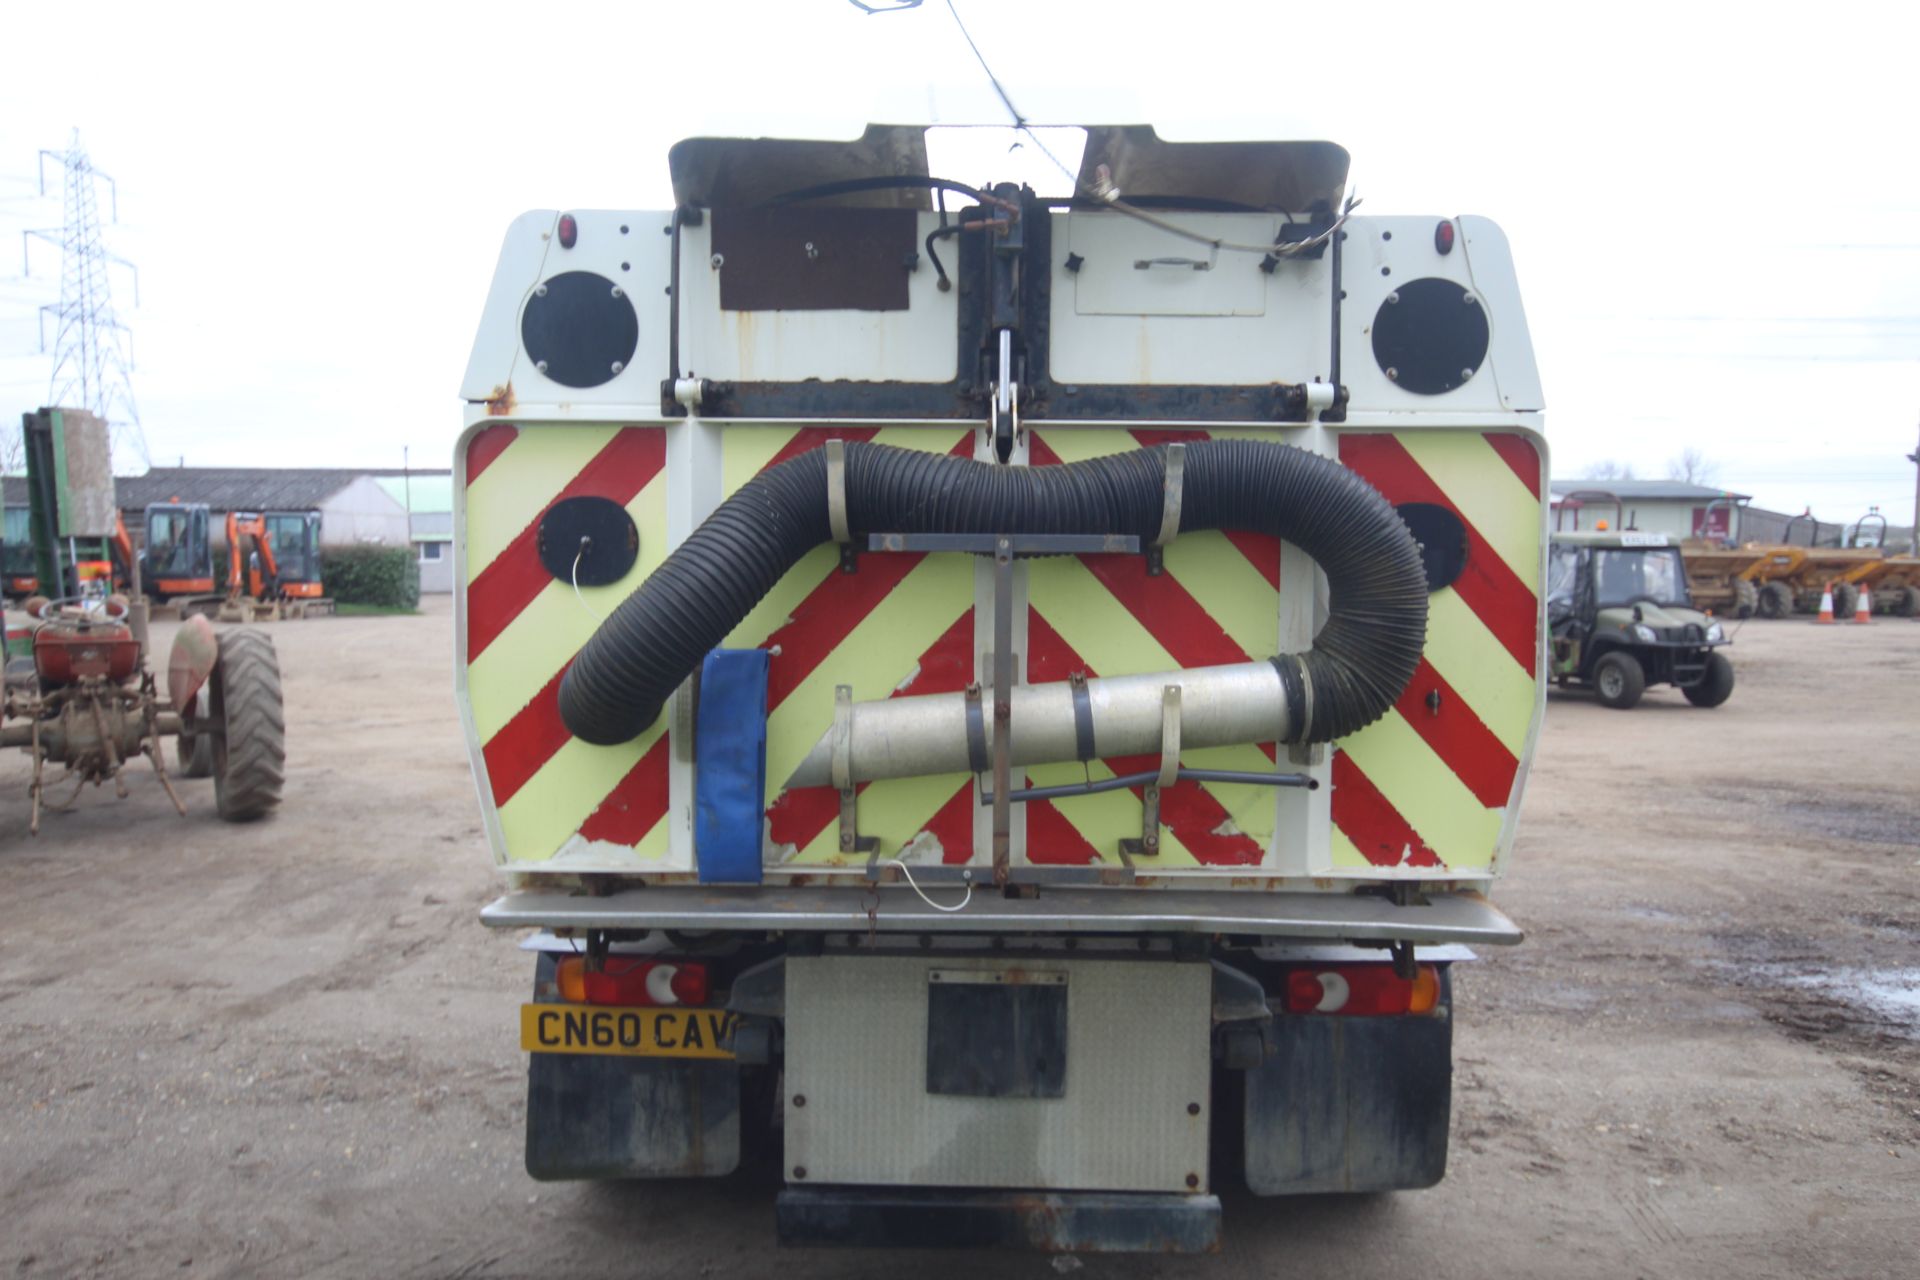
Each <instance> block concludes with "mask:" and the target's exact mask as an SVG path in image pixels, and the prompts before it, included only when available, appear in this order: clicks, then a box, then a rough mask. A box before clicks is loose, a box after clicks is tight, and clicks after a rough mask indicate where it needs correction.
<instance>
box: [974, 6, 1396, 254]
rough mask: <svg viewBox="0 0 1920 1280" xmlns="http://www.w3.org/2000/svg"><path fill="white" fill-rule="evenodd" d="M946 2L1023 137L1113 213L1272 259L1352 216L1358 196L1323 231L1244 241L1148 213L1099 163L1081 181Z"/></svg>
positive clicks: (1317, 239) (1312, 242) (1325, 237)
mask: <svg viewBox="0 0 1920 1280" xmlns="http://www.w3.org/2000/svg"><path fill="white" fill-rule="evenodd" d="M946 3H947V12H948V13H950V14H952V15H953V24H954V25H955V26H957V27H959V28H960V36H961V38H962V39H964V40H965V41H966V42H967V48H969V49H971V50H973V56H974V58H975V59H976V60H977V61H978V62H979V63H980V69H981V70H982V71H984V72H985V73H986V76H987V81H988V83H989V84H991V85H992V86H993V91H994V92H995V93H996V94H998V95H999V96H1000V101H1001V103H1002V104H1003V105H1004V106H1005V107H1006V109H1007V114H1008V115H1009V116H1011V117H1012V118H1013V127H1014V128H1015V129H1016V130H1018V131H1019V132H1021V133H1023V134H1025V135H1026V137H1027V140H1028V141H1030V142H1032V143H1033V145H1034V146H1035V147H1037V148H1038V149H1039V151H1040V154H1041V155H1043V156H1045V157H1046V158H1047V159H1048V160H1050V161H1052V162H1053V166H1054V168H1056V169H1058V170H1060V172H1061V173H1063V174H1065V175H1066V178H1067V181H1069V182H1071V183H1072V184H1073V189H1074V190H1075V191H1076V192H1079V193H1083V194H1085V195H1087V196H1089V197H1091V198H1092V199H1094V200H1097V201H1099V202H1100V203H1101V204H1102V205H1104V206H1106V207H1107V208H1110V209H1112V210H1114V211H1115V212H1116V213H1123V214H1125V215H1127V216H1128V217H1130V218H1134V219H1136V220H1138V221H1140V222H1144V223H1146V224H1147V225H1149V226H1152V227H1157V228H1159V229H1160V230H1162V231H1165V232H1166V233H1168V234H1169V235H1175V236H1179V237H1180V238H1181V239H1183V240H1190V241H1193V242H1194V243H1196V244H1204V245H1207V246H1208V247H1210V248H1212V249H1214V250H1216V251H1218V250H1226V251H1228V252H1230V253H1258V254H1262V255H1269V256H1272V257H1275V258H1292V257H1297V256H1299V255H1300V254H1303V253H1307V252H1309V251H1311V250H1313V249H1317V248H1319V247H1320V246H1321V245H1324V244H1326V243H1327V242H1328V241H1329V240H1331V239H1333V237H1334V235H1335V234H1337V233H1338V232H1339V230H1340V228H1341V227H1342V226H1344V225H1345V224H1346V221H1347V219H1348V218H1349V217H1350V216H1351V215H1352V213H1353V211H1354V209H1356V208H1358V207H1359V205H1360V200H1359V197H1357V196H1349V197H1347V201H1346V204H1345V205H1344V206H1343V207H1342V209H1341V211H1340V216H1339V217H1337V218H1335V219H1334V220H1333V222H1332V223H1331V224H1330V225H1329V226H1328V227H1327V228H1326V229H1325V230H1324V231H1321V232H1320V233H1319V234H1318V235H1315V236H1312V237H1310V238H1308V239H1305V240H1296V241H1293V242H1291V243H1273V244H1244V243H1240V242H1238V241H1233V240H1226V239H1223V238H1221V237H1219V236H1210V235H1207V234H1205V233H1204V232H1200V231H1194V230H1192V229H1191V228H1189V227H1183V226H1181V225H1179V224H1178V223H1176V222H1172V221H1169V220H1168V219H1166V218H1162V217H1158V216H1156V215H1154V214H1151V213H1148V212H1147V211H1146V210H1145V209H1142V208H1140V207H1138V206H1137V205H1132V204H1128V203H1127V202H1126V201H1124V200H1122V199H1121V198H1120V192H1119V190H1118V189H1117V188H1115V187H1114V185H1113V182H1112V180H1111V177H1110V175H1109V174H1108V172H1107V169H1106V166H1105V165H1102V166H1100V168H1099V170H1098V171H1097V172H1098V173H1099V175H1100V181H1099V182H1096V183H1087V182H1083V181H1081V179H1080V175H1079V174H1077V173H1075V172H1074V171H1073V170H1072V169H1069V168H1068V167H1067V166H1066V165H1065V164H1064V163H1062V161H1061V159H1060V157H1059V156H1056V155H1054V154H1053V152H1052V151H1051V150H1049V149H1048V148H1047V144H1046V143H1045V141H1043V140H1042V139H1041V137H1040V135H1039V134H1038V133H1037V132H1035V131H1034V128H1033V126H1032V125H1030V124H1028V123H1027V118H1026V116H1024V115H1022V114H1021V113H1020V108H1018V107H1016V106H1014V104H1013V98H1012V97H1011V96H1010V95H1009V94H1008V93H1007V89H1006V86H1005V85H1003V84H1001V83H1000V77H999V76H997V75H995V74H994V71H993V68H992V67H991V66H990V65H988V63H987V56H986V54H984V53H982V52H981V51H980V45H979V43H978V42H977V41H975V40H974V38H973V33H972V32H970V31H968V30H967V24H966V22H965V21H963V20H962V19H961V17H960V10H959V9H958V8H956V7H955V5H954V3H953V0H946Z"/></svg>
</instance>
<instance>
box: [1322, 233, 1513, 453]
mask: <svg viewBox="0 0 1920 1280" xmlns="http://www.w3.org/2000/svg"><path fill="white" fill-rule="evenodd" d="M1439 221H1440V220H1439V219H1437V218H1353V219H1351V220H1349V221H1348V223H1347V225H1346V234H1347V240H1346V244H1345V247H1344V250H1343V261H1342V263H1341V269H1340V271H1341V274H1340V287H1341V289H1342V291H1343V292H1344V293H1345V294H1346V298H1345V300H1344V301H1343V302H1342V303H1341V312H1340V381H1341V382H1343V383H1345V384H1346V386H1347V388H1348V389H1349V392H1350V399H1349V400H1348V411H1349V415H1352V414H1356V413H1363V412H1370V411H1386V412H1392V413H1398V414H1418V415H1419V419H1420V421H1418V422H1395V423H1394V424H1393V426H1394V429H1395V430H1398V429H1400V428H1402V427H1404V426H1409V425H1424V424H1425V423H1426V422H1428V421H1431V422H1432V423H1433V425H1435V426H1444V425H1450V424H1449V423H1448V422H1447V421H1446V420H1445V419H1446V417H1447V416H1449V415H1456V414H1477V415H1481V416H1479V417H1477V418H1471V419H1467V420H1464V421H1457V422H1456V423H1455V424H1453V425H1473V426H1489V425H1493V423H1491V422H1489V421H1488V419H1487V417H1486V416H1485V415H1488V414H1502V415H1504V414H1506V413H1510V412H1515V411H1537V410H1539V409H1540V408H1541V407H1542V406H1541V395H1540V375H1539V372H1538V370H1537V369H1536V368H1535V366H1534V361H1533V344H1532V341H1531V340H1530V339H1529V338H1528V336H1527V318H1526V313H1525V311H1523V310H1522V309H1521V306H1520V285H1519V281H1518V279H1517V278H1516V277H1515V275H1514V270H1513V259H1512V257H1511V255H1510V253H1509V251H1508V248H1507V239H1506V236H1505V235H1504V234H1503V233H1502V232H1501V230H1500V228H1499V227H1498V226H1496V225H1495V224H1494V223H1493V222H1492V221H1490V220H1488V219H1486V218H1456V219H1454V220H1453V221H1454V224H1455V226H1456V227H1457V228H1458V233H1457V235H1456V237H1455V243H1454V247H1453V251H1452V252H1450V253H1445V254H1442V253H1440V252H1439V251H1438V250H1437V249H1436V248H1435V246H1434V227H1435V226H1436V224H1437V223H1438V222H1439ZM1476 248H1477V249H1478V250H1479V253H1478V255H1477V256H1476V254H1475V249H1476ZM1428 277H1437V278H1439V279H1442V280H1451V281H1453V282H1455V283H1456V284H1459V285H1460V286H1462V287H1463V288H1465V289H1468V290H1470V291H1472V292H1473V293H1475V294H1477V295H1478V296H1479V297H1480V298H1481V299H1482V301H1483V304H1484V310H1485V312H1486V316H1487V325H1488V332H1489V335H1490V340H1489V344H1488V348H1487V358H1486V361H1485V363H1483V364H1482V365H1481V366H1480V369H1479V371H1478V372H1477V373H1475V374H1474V376H1473V377H1472V378H1471V379H1469V380H1468V381H1467V382H1466V383H1465V384H1464V385H1462V386H1460V387H1458V388H1456V389H1454V390H1452V391H1449V392H1447V393H1445V394H1444V395H1419V394H1416V393H1414V392H1412V391H1408V390H1407V389H1406V388H1405V387H1402V386H1400V385H1398V384H1397V383H1395V382H1394V381H1393V380H1392V379H1390V378H1388V377H1387V374H1386V371H1385V370H1384V369H1382V368H1381V367H1380V365H1379V362H1378V361H1376V360H1375V359H1374V355H1373V320H1374V316H1375V315H1376V314H1377V313H1378V312H1379V310H1380V307H1381V305H1382V304H1383V303H1385V301H1386V298H1387V295H1388V294H1390V293H1392V292H1394V290H1396V289H1398V288H1399V287H1400V286H1401V285H1403V284H1406V283H1407V282H1408V281H1412V280H1420V279H1425V278H1428ZM1496 421H1497V419H1496ZM1528 425H1529V426H1537V423H1534V422H1529V423H1528Z"/></svg>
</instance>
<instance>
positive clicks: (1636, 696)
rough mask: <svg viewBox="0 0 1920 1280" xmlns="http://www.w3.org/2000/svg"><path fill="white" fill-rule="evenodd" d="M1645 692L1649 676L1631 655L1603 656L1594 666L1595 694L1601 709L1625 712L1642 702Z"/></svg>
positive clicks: (1617, 651)
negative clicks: (1602, 707) (1603, 707)
mask: <svg viewBox="0 0 1920 1280" xmlns="http://www.w3.org/2000/svg"><path fill="white" fill-rule="evenodd" d="M1646 690H1647V673H1646V672H1645V671H1644V670H1642V669H1641V666H1640V660H1639V659H1637V658H1635V657H1634V656H1633V655H1632V654H1630V653H1623V652H1621V651H1620V650H1617V649H1616V650H1615V651H1614V652H1612V653H1609V654H1603V655H1602V656H1601V658H1600V661H1598V662H1596V663H1594V665H1593V691H1594V692H1595V693H1596V694H1598V695H1599V696H1600V704H1601V705H1602V706H1606V707H1612V708H1613V709H1614V710H1615V711H1625V710H1627V709H1628V708H1630V707H1632V706H1633V705H1634V704H1635V703H1637V702H1639V701H1640V695H1641V694H1643V693H1645V692H1646Z"/></svg>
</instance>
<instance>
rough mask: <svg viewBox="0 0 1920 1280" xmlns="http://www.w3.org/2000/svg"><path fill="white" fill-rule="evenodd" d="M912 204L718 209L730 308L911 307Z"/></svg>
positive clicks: (725, 304)
mask: <svg viewBox="0 0 1920 1280" xmlns="http://www.w3.org/2000/svg"><path fill="white" fill-rule="evenodd" d="M917 225H918V220H917V219H916V217H915V215H914V212H913V210H911V209H812V208H775V209H738V210H715V211H714V213H713V254H714V257H715V258H716V259H717V260H718V266H717V268H716V269H717V270H718V271H719V273H720V308H721V310H723V311H905V310H906V309H907V276H908V274H909V273H910V271H911V269H912V259H913V255H914V253H915V252H916V251H917V249H918V248H919V246H918V244H916V243H915V235H914V232H915V228H916V226H917Z"/></svg>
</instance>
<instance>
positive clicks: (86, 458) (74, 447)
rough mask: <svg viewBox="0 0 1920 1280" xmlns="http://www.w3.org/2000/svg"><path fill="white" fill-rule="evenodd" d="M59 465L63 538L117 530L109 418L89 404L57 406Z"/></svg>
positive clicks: (102, 534)
mask: <svg viewBox="0 0 1920 1280" xmlns="http://www.w3.org/2000/svg"><path fill="white" fill-rule="evenodd" d="M53 426H54V433H53V447H54V455H53V456H54V469H55V475H56V477H57V481H58V484H59V487H60V492H59V515H60V527H59V530H58V532H59V534H60V536H61V537H63V538H109V537H112V536H113V526H114V518H115V516H116V515H118V513H119V512H118V508H117V507H116V506H115V504H114V500H113V441H112V436H111V434H110V433H109V432H108V430H107V423H106V419H104V418H99V417H95V416H94V415H93V414H91V413H88V412H87V411H86V410H84V409H55V410H54V411H53Z"/></svg>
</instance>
